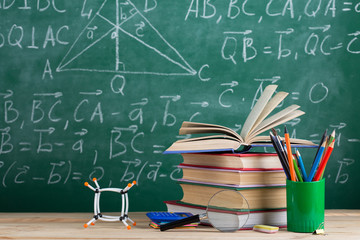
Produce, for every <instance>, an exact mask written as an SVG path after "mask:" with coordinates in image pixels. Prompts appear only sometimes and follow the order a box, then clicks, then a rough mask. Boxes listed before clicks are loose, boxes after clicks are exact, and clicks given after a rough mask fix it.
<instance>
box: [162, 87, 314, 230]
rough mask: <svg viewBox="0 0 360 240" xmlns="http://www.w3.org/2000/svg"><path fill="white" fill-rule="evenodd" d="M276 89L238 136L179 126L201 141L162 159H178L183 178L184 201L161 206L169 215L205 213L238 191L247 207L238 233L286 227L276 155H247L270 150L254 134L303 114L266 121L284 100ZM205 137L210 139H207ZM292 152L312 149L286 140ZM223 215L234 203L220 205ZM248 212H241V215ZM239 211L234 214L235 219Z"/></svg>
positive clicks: (289, 112)
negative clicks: (226, 193) (221, 195)
mask: <svg viewBox="0 0 360 240" xmlns="http://www.w3.org/2000/svg"><path fill="white" fill-rule="evenodd" d="M276 87H277V86H276V85H270V86H268V87H266V88H265V89H264V91H263V94H262V95H261V97H260V98H259V100H258V102H257V103H256V105H255V106H254V108H253V109H252V111H251V112H250V114H249V116H248V118H247V119H246V121H245V123H244V125H243V128H242V131H241V133H240V134H238V133H236V132H235V131H233V130H232V129H230V128H226V127H224V126H220V125H214V124H204V123H195V122H184V123H183V124H182V126H181V128H180V131H179V133H180V134H201V136H200V137H195V138H189V139H183V140H178V141H176V142H174V143H173V144H172V145H171V146H170V147H169V148H168V149H167V150H166V151H165V152H164V153H168V154H175V153H176V154H181V155H182V157H183V162H182V163H181V164H180V166H179V167H180V168H182V170H183V178H182V179H180V180H179V181H178V183H179V184H180V186H181V188H182V190H183V198H182V199H181V200H175V201H165V203H166V205H167V208H168V211H170V212H191V213H192V214H199V213H204V211H205V210H206V207H207V204H208V202H209V200H210V199H211V197H212V196H213V195H214V194H216V193H217V192H219V191H221V190H224V189H233V190H235V191H239V192H240V193H241V194H242V195H243V196H244V198H245V199H246V200H247V202H248V205H249V210H250V214H249V219H248V221H247V222H246V224H245V226H243V229H250V228H252V227H253V226H254V225H258V224H266V225H273V226H279V227H285V226H286V188H285V185H286V175H285V173H284V171H283V168H282V165H281V162H280V161H279V158H278V156H277V154H276V153H261V152H251V153H250V152H247V151H249V149H250V148H251V147H254V146H255V147H259V146H266V147H268V146H269V147H272V144H271V139H270V137H269V135H267V136H259V134H261V133H263V132H265V131H268V130H270V129H271V128H274V127H276V126H278V125H279V124H282V123H285V122H287V121H289V120H291V119H293V118H296V117H298V116H300V115H302V114H304V112H302V111H300V110H298V108H299V106H297V105H292V106H289V107H288V108H285V109H284V110H282V111H279V112H278V113H276V114H274V115H272V116H270V117H268V118H267V116H268V115H269V114H270V113H271V112H272V111H273V110H274V109H275V108H276V106H278V105H279V104H280V103H281V102H282V101H283V100H284V98H285V97H286V96H287V93H285V92H278V93H277V94H276V95H275V96H274V97H272V95H273V93H274V92H275V90H276ZM209 134H210V135H209ZM290 140H291V142H292V145H293V146H297V147H300V146H302V147H304V146H315V144H313V143H312V142H310V141H307V140H301V139H290ZM223 204H224V206H226V208H227V209H236V208H237V207H236V206H237V203H236V202H234V201H233V199H224V202H223ZM245 211H247V210H244V212H245ZM240 214H241V211H240V212H239V215H240Z"/></svg>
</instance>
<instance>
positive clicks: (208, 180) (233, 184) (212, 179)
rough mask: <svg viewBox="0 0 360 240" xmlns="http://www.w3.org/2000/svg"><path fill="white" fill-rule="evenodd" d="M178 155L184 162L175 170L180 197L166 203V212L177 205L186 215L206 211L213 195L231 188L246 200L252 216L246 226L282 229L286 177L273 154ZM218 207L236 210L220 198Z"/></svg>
mask: <svg viewBox="0 0 360 240" xmlns="http://www.w3.org/2000/svg"><path fill="white" fill-rule="evenodd" d="M182 156H183V157H184V161H183V163H181V164H180V166H179V167H180V168H181V169H182V171H183V178H182V179H180V180H178V183H179V185H180V186H181V188H182V191H183V198H182V199H181V200H178V201H170V202H166V204H167V207H168V211H179V209H178V207H180V206H181V208H184V207H185V209H186V211H187V212H191V213H192V214H197V212H198V211H199V209H201V207H202V208H205V209H206V206H207V204H208V201H209V199H210V198H211V197H212V196H213V195H214V194H215V193H217V192H218V191H220V190H224V189H233V190H236V191H239V192H240V193H241V194H242V195H243V196H244V197H245V198H246V200H247V201H248V204H249V208H250V210H251V214H253V215H254V214H255V213H256V214H255V215H254V216H253V217H252V218H251V219H252V221H250V222H249V223H247V227H252V226H253V225H256V224H268V225H274V226H286V211H285V209H286V189H285V179H286V177H285V173H284V171H283V170H282V168H281V163H280V161H279V159H278V158H277V155H276V154H272V153H255V154H254V153H245V154H231V153H227V154H216V153H207V154H205V153H201V154H198V153H195V154H182ZM236 160H238V162H237V161H236ZM189 163H191V164H189ZM235 166H236V167H240V168H234V167H235ZM222 204H223V207H225V208H227V209H229V208H232V209H236V208H238V207H239V206H237V202H234V201H233V200H232V199H224V201H223V202H222ZM199 206H200V208H199ZM220 207H221V206H220ZM251 214H250V215H251ZM239 217H241V216H239Z"/></svg>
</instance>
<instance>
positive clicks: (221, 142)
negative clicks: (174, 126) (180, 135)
mask: <svg viewBox="0 0 360 240" xmlns="http://www.w3.org/2000/svg"><path fill="white" fill-rule="evenodd" d="M240 146H241V143H240V142H238V141H234V140H231V139H225V138H223V139H207V140H205V141H201V140H198V141H176V142H175V143H173V144H172V145H171V146H170V147H169V148H168V149H166V151H165V153H177V152H179V153H184V152H188V153H189V152H215V151H235V150H237V149H239V148H240Z"/></svg>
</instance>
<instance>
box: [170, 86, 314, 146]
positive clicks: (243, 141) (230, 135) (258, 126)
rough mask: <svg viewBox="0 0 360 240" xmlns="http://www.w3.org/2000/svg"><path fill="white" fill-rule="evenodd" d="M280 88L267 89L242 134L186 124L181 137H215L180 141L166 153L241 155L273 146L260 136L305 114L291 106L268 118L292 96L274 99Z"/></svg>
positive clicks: (305, 142)
mask: <svg viewBox="0 0 360 240" xmlns="http://www.w3.org/2000/svg"><path fill="white" fill-rule="evenodd" d="M276 88H277V85H269V86H267V87H266V88H265V89H264V91H263V93H262V94H261V96H260V98H259V99H258V101H257V103H256V104H255V106H254V108H253V109H252V110H251V112H250V114H249V116H248V117H247V119H246V121H245V123H244V125H243V127H242V130H241V133H240V134H238V133H237V132H235V131H234V130H232V129H230V128H227V127H224V126H220V125H215V124H206V123H197V122H183V124H182V125H181V128H180V130H179V134H180V135H183V134H212V135H207V136H201V137H196V138H189V139H182V140H178V141H176V142H174V143H173V144H172V145H171V146H170V147H169V148H168V149H167V150H166V151H165V152H164V153H191V152H216V151H232V152H234V151H239V149H240V148H241V147H242V146H267V145H268V146H271V140H270V137H269V135H267V136H259V134H261V133H263V132H265V131H268V130H270V129H271V128H274V127H276V126H278V125H280V124H283V123H285V122H287V121H290V120H291V119H294V118H296V117H299V116H301V115H303V114H305V112H303V111H301V110H299V108H300V106H298V105H291V106H289V107H287V108H285V109H283V110H281V111H279V112H277V113H276V114H273V115H272V116H270V117H268V116H269V114H270V113H271V112H272V111H273V110H274V109H275V108H276V107H277V106H278V105H279V104H280V103H281V102H282V101H283V100H284V99H285V97H286V96H287V95H288V93H286V92H278V93H276V94H275V96H274V97H272V95H273V94H274V92H275V90H276ZM290 142H291V143H292V144H295V145H296V146H316V145H315V144H314V143H312V142H311V141H308V140H302V139H290Z"/></svg>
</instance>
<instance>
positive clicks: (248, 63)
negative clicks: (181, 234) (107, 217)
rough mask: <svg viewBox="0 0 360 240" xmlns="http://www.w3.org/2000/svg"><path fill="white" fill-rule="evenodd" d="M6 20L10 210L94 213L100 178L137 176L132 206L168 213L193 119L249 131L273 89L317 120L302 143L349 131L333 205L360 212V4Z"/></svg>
mask: <svg viewBox="0 0 360 240" xmlns="http://www.w3.org/2000/svg"><path fill="white" fill-rule="evenodd" d="M0 20H1V21H0V60H1V65H0V81H1V84H0V135H1V138H0V140H1V142H0V203H1V204H0V211H92V206H93V202H92V201H93V192H92V191H91V190H89V189H88V188H86V187H84V182H85V181H91V179H92V178H94V177H96V178H97V179H99V184H100V185H101V186H102V187H109V186H111V187H118V188H123V187H125V186H126V185H127V183H128V182H132V181H134V180H136V181H137V185H136V186H134V187H133V188H132V189H131V191H130V192H129V198H130V211H150V210H165V205H164V204H163V201H164V200H175V199H180V198H181V197H182V192H181V188H180V187H179V186H178V184H177V183H176V179H179V178H181V171H180V170H179V169H178V168H177V165H178V164H179V163H180V162H181V161H182V158H181V156H178V155H163V154H162V152H163V151H164V150H165V149H166V148H167V147H168V146H170V144H171V143H172V142H173V141H175V140H177V139H179V138H181V137H182V136H178V129H179V127H180V125H181V123H182V122H183V121H188V120H192V121H198V122H208V123H214V124H221V125H225V126H228V127H230V128H233V129H235V130H236V131H239V130H240V129H241V126H242V124H243V123H244V120H245V118H246V116H247V115H248V113H249V112H250V110H251V108H252V106H253V104H254V103H255V101H256V99H257V98H258V97H259V95H260V93H261V91H262V89H263V88H264V87H265V86H266V85H268V84H271V83H275V84H277V85H279V88H278V89H279V90H282V91H286V92H289V96H288V97H287V99H286V100H285V101H284V103H283V106H288V105H291V104H298V105H300V106H301V109H302V110H303V111H305V112H306V114H305V115H304V116H301V117H300V118H298V119H295V120H293V121H291V122H290V123H288V124H287V127H288V129H289V131H290V133H291V135H292V136H294V137H298V138H304V139H309V140H312V141H314V142H319V140H320V138H321V135H322V133H323V132H324V130H325V129H329V131H332V130H333V129H335V130H336V145H335V149H334V152H333V155H332V157H331V159H330V162H329V164H328V166H327V169H326V174H325V178H326V207H327V208H358V207H359V203H358V198H359V194H358V193H357V191H356V190H357V183H358V182H359V181H360V179H359V174H358V171H359V170H360V168H359V159H358V157H359V156H360V150H359V149H360V137H359V136H360V128H359V124H358V120H359V117H360V115H359V112H358V111H357V106H359V105H360V100H359V97H358V92H359V87H360V84H359V79H360V71H359V61H360V39H359V31H360V25H359V20H360V4H359V3H357V2H356V1H349V2H341V1H335V0H304V1H294V0H266V1H255V0H222V1H220V0H173V1H169V0H81V1H56V0H52V1H50V0H49V1H40V0H38V1H35V0H34V1H32V0H19V1H18V0H8V1H0ZM281 128H282V127H281ZM281 128H280V130H281ZM265 150H269V149H264V151H265ZM302 154H303V157H304V161H305V165H306V167H307V168H308V169H310V164H311V163H312V160H313V155H314V151H313V149H307V150H305V149H304V150H302ZM354 194H355V196H354ZM101 201H102V210H104V211H118V206H119V202H120V198H119V196H117V195H116V194H111V193H108V194H107V193H105V194H104V195H103V198H102V200H101Z"/></svg>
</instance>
